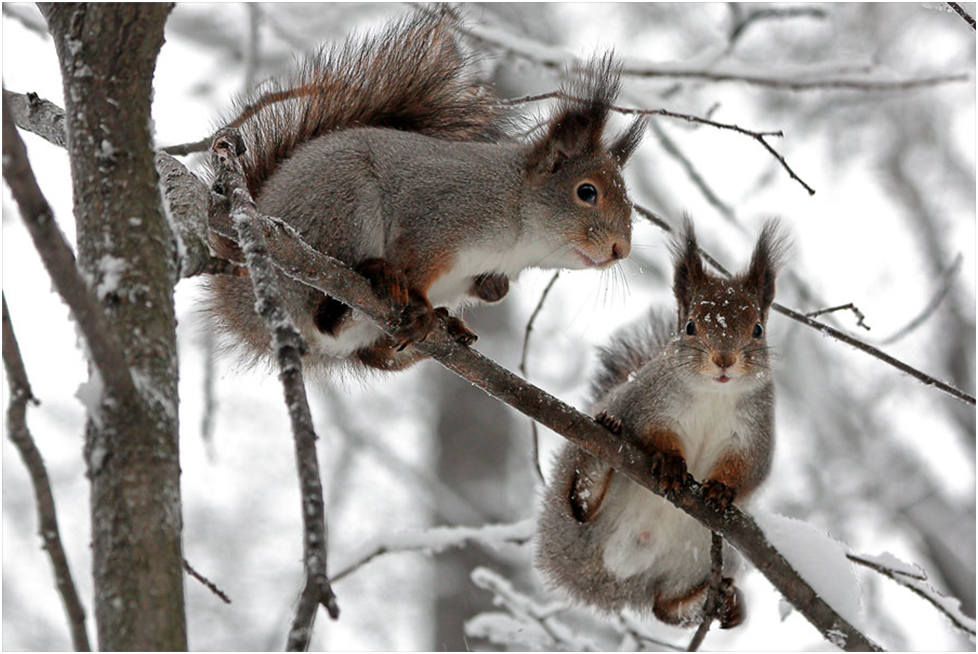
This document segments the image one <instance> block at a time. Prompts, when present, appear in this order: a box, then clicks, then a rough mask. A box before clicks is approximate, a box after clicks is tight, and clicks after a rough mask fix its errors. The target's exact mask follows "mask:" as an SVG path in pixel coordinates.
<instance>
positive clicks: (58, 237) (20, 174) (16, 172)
mask: <svg viewBox="0 0 978 654" xmlns="http://www.w3.org/2000/svg"><path fill="white" fill-rule="evenodd" d="M61 115H62V116H63V115H64V112H62V114H61ZM3 178H4V180H5V181H6V182H7V185H8V186H9V187H10V191H11V193H12V194H13V196H14V200H16V201H17V206H18V207H19V208H20V214H21V217H22V218H23V219H24V224H25V225H26V226H27V230H28V231H29V232H30V235H31V238H32V239H33V241H34V246H35V247H36V248H37V251H38V254H40V255H41V260H42V261H43V262H44V267H45V268H46V269H47V271H48V274H49V275H50V276H51V280H52V282H54V286H55V288H56V289H57V290H58V294H59V295H61V297H62V299H64V301H65V303H66V304H67V305H68V306H69V307H70V308H71V313H72V315H73V316H74V318H75V320H76V321H77V322H78V326H79V328H80V329H81V331H82V334H84V336H85V342H86V344H87V345H88V351H89V354H90V356H91V359H92V363H93V364H94V365H95V367H96V368H97V369H98V371H99V373H100V374H101V377H102V381H103V383H104V384H105V386H106V390H107V391H108V392H109V393H110V394H111V395H112V396H113V397H114V398H115V399H116V400H117V401H119V402H121V403H122V406H126V404H127V403H135V402H138V401H139V394H138V393H137V391H136V386H135V384H134V383H133V379H132V372H131V371H130V370H129V363H128V362H127V361H126V356H125V353H124V352H123V350H122V346H121V345H120V344H119V341H118V339H117V338H116V335H115V330H114V328H113V327H112V325H111V324H110V323H109V321H108V319H107V318H106V316H105V313H104V312H103V310H102V307H101V305H100V304H99V302H98V299H97V298H96V297H95V293H94V292H93V291H92V289H90V288H89V287H88V284H87V283H86V282H85V280H84V279H83V278H82V275H81V272H79V270H78V267H77V266H76V265H75V255H74V253H73V252H72V251H71V247H70V246H69V245H68V243H67V241H65V237H64V235H63V234H62V233H61V230H59V229H58V225H57V223H56V222H55V221H54V214H53V212H52V211H51V207H50V205H48V202H47V200H46V199H45V198H44V194H43V193H42V192H41V189H40V187H39V186H38V185H37V179H35V177H34V171H33V170H31V164H30V161H28V159H27V150H26V148H25V147H24V142H23V140H21V138H20V134H19V133H18V132H17V128H16V127H14V123H13V111H11V110H10V109H9V107H8V105H7V93H4V94H3Z"/></svg>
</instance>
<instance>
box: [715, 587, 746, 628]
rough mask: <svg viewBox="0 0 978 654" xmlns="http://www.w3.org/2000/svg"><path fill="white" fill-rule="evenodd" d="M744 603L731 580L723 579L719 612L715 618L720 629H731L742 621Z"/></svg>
mask: <svg viewBox="0 0 978 654" xmlns="http://www.w3.org/2000/svg"><path fill="white" fill-rule="evenodd" d="M743 607H744V602H743V598H742V597H741V595H740V591H739V590H737V587H736V586H734V582H733V579H731V578H730V577H724V578H723V582H722V583H721V586H720V610H719V612H718V613H717V618H718V619H719V620H720V628H721V629H733V628H734V627H736V626H739V625H740V624H741V623H742V622H743V621H744V608H743Z"/></svg>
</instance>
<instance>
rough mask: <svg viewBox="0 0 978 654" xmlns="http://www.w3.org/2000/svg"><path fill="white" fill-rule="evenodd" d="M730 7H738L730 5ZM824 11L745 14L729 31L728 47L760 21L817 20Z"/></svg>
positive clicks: (779, 10) (787, 9)
mask: <svg viewBox="0 0 978 654" xmlns="http://www.w3.org/2000/svg"><path fill="white" fill-rule="evenodd" d="M731 6H739V5H736V4H733V3H732V4H731ZM825 16H826V14H825V10H823V9H818V8H816V7H783V8H782V7H779V8H776V9H758V10H756V11H752V12H751V13H749V14H747V16H746V17H744V18H743V20H738V21H737V22H736V23H735V24H734V26H733V27H732V29H731V30H730V47H733V45H734V44H735V43H736V42H737V41H738V40H740V38H741V37H742V36H743V35H744V32H745V31H746V30H747V28H748V27H750V26H751V25H753V24H755V23H757V22H759V21H762V20H783V19H786V18H819V19H824V18H825Z"/></svg>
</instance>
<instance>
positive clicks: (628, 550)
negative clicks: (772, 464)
mask: <svg viewBox="0 0 978 654" xmlns="http://www.w3.org/2000/svg"><path fill="white" fill-rule="evenodd" d="M731 391H734V389H727V388H724V387H721V388H718V389H716V390H713V389H710V390H708V391H704V392H701V393H696V394H695V396H694V399H693V401H692V402H690V403H687V404H685V406H684V407H683V410H681V411H677V412H675V413H674V414H673V415H671V416H669V417H670V418H671V419H672V420H673V421H675V423H676V425H677V426H678V427H679V429H678V432H679V434H680V436H681V438H682V441H683V448H684V450H685V453H686V464H687V467H688V469H689V471H690V473H691V474H692V475H693V477H695V478H696V479H697V480H698V481H703V480H704V477H705V476H706V475H707V474H708V473H709V472H710V470H711V469H712V467H713V465H714V464H715V463H716V461H717V459H718V458H719V456H720V455H721V454H722V453H723V452H724V451H726V450H728V449H730V448H731V446H735V444H736V441H737V440H739V439H740V438H742V436H741V435H742V434H745V433H746V432H745V430H744V429H743V427H742V425H741V424H740V420H739V418H738V416H737V413H736V403H737V399H738V397H739V393H737V392H735V391H734V392H731ZM616 481H617V482H619V483H621V484H622V488H621V489H620V494H621V499H622V500H624V502H623V503H622V504H621V505H620V506H623V507H624V508H623V509H622V510H621V511H620V512H619V514H618V515H617V516H615V517H612V516H608V518H609V519H611V520H613V522H612V525H611V535H610V536H609V537H608V540H607V542H606V543H605V548H604V565H605V567H606V568H607V569H608V571H609V572H611V573H612V574H613V575H614V576H615V577H617V578H618V579H627V578H629V577H631V576H633V575H636V574H647V575H649V576H652V577H656V578H661V579H662V580H663V585H662V588H661V592H663V593H665V594H669V593H670V592H682V591H683V590H688V585H687V586H686V587H685V588H682V586H683V585H684V584H690V583H698V582H697V581H696V580H698V579H700V578H702V576H703V575H705V574H707V573H708V571H709V568H710V532H709V530H707V529H706V528H704V527H703V526H701V525H700V524H699V523H698V522H697V521H696V520H694V519H693V518H691V517H689V516H688V515H686V514H685V513H684V512H682V511H680V510H679V509H677V508H676V507H674V506H673V505H672V504H670V503H669V502H667V501H666V500H664V499H662V498H661V497H659V496H658V495H656V494H654V493H652V492H651V491H649V490H647V489H645V488H642V487H641V486H639V485H638V484H635V483H634V482H632V481H630V480H628V479H625V478H624V477H618V478H616ZM669 580H674V581H675V585H676V587H675V588H672V589H671V588H670V587H669V586H670V584H669Z"/></svg>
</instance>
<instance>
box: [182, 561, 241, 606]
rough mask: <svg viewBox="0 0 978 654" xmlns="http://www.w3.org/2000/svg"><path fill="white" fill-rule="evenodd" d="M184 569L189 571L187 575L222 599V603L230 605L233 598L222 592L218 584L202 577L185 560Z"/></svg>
mask: <svg viewBox="0 0 978 654" xmlns="http://www.w3.org/2000/svg"><path fill="white" fill-rule="evenodd" d="M183 569H184V570H186V571H187V574H189V575H190V576H191V577H193V578H194V579H196V580H197V581H199V582H200V583H201V584H203V585H204V587H205V588H206V589H207V590H209V591H211V592H212V593H214V594H215V595H217V597H218V598H220V600H221V601H222V602H224V603H225V604H230V603H231V598H230V597H228V596H227V594H226V593H225V592H224V591H223V590H221V589H220V588H218V587H217V584H215V583H214V582H213V581H211V580H210V579H208V578H207V577H205V576H204V575H202V574H200V573H199V572H197V571H196V570H194V569H193V568H192V567H191V566H190V563H189V562H188V561H187V559H184V560H183Z"/></svg>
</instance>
